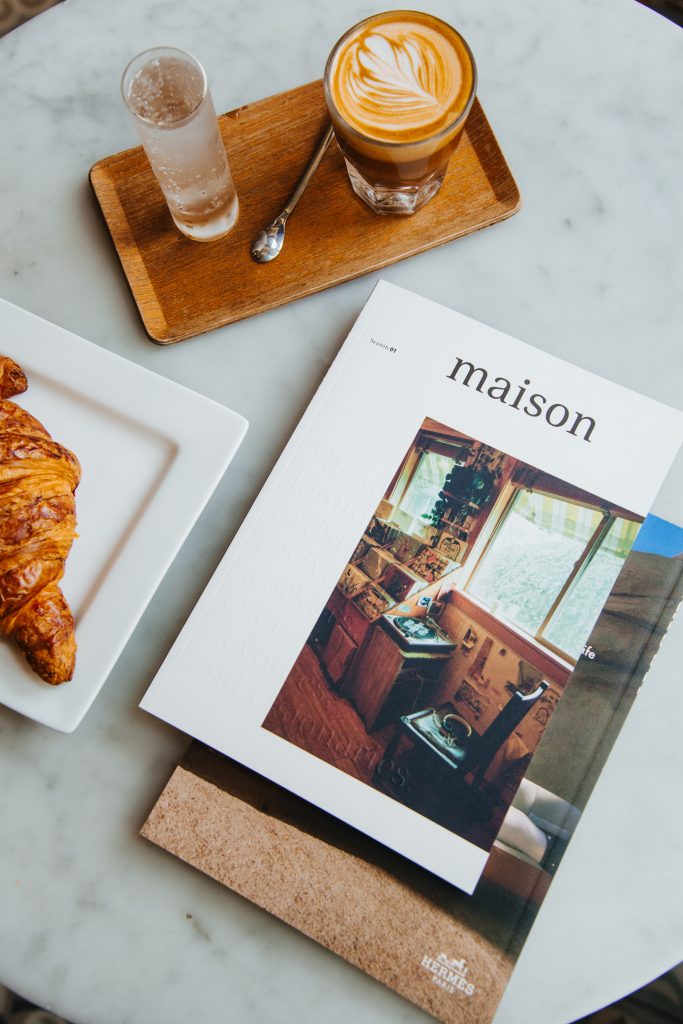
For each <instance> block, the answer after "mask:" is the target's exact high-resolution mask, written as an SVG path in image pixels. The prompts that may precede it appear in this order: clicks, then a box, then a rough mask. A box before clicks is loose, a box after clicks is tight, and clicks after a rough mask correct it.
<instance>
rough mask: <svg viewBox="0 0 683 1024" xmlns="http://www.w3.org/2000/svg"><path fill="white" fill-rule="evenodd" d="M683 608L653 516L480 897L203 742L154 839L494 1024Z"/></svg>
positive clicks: (449, 1010) (663, 534) (537, 760)
mask: <svg viewBox="0 0 683 1024" xmlns="http://www.w3.org/2000/svg"><path fill="white" fill-rule="evenodd" d="M682 596H683V529H681V528H680V527H678V526H674V525H673V524H671V523H668V522H665V521H663V520H661V519H659V518H657V517H655V516H648V517H647V518H646V519H645V522H644V523H643V526H642V527H641V529H640V531H639V534H638V537H637V538H636V540H635V542H634V545H633V547H632V549H631V552H630V554H629V555H628V557H627V558H626V560H625V562H624V566H623V568H622V570H621V572H620V573H619V576H618V577H617V580H616V581H615V583H614V585H613V587H612V590H611V592H610V595H609V597H608V598H607V601H606V603H605V606H604V608H603V610H602V612H601V613H600V615H599V617H598V620H597V622H596V624H595V626H594V627H593V630H592V632H591V635H590V637H589V642H588V643H587V644H586V651H587V653H586V654H584V655H582V656H581V658H580V659H579V661H578V663H577V666H576V669H575V671H574V672H573V674H572V677H571V680H570V682H569V683H568V685H567V688H566V691H565V693H564V695H563V698H562V702H561V704H560V705H559V707H558V709H557V712H556V713H554V714H553V718H552V722H551V723H549V726H548V728H547V729H546V730H545V732H544V735H543V739H542V741H541V742H540V744H539V747H538V750H537V752H536V754H535V756H534V759H533V762H532V764H531V765H530V769H529V771H528V772H527V775H526V776H525V777H524V779H523V780H522V782H521V784H520V786H519V789H518V790H517V793H516V794H515V797H514V800H513V803H512V805H511V806H510V808H509V809H508V811H507V813H506V815H505V818H504V821H503V826H502V828H501V831H500V832H499V834H498V836H497V838H496V840H495V842H494V846H493V848H492V850H491V853H490V855H489V859H488V862H487V865H486V867H485V869H484V872H483V874H482V877H481V879H480V880H479V883H478V884H477V886H476V888H475V891H474V893H473V894H472V895H468V896H466V895H465V894H463V893H462V892H461V891H460V890H458V889H456V888H454V887H453V886H450V885H448V884H447V883H445V882H442V881H440V880H439V879H437V878H435V877H434V876H433V875H430V874H429V873H428V872H427V871H425V870H424V869H421V868H417V867H416V866H415V865H413V864H411V863H410V862H409V861H407V860H405V859H404V858H401V857H398V856H397V855H396V854H394V853H392V852H391V851H389V850H388V849H387V848H386V847H384V846H381V845H380V844H379V843H377V842H375V841H374V840H371V839H369V838H368V837H367V836H363V835H361V834H359V833H358V832H356V831H355V830H354V829H352V828H350V827H349V826H347V825H344V824H343V823H342V822H340V821H338V820H336V819H334V818H332V817H331V816H330V815H328V814H325V813H324V812H322V811H319V810H318V809H317V808H314V807H312V806H311V805H310V804H308V803H306V802H305V801H304V800H302V799H301V798H299V797H294V796H293V795H292V794H291V793H288V792H287V791H285V790H283V789H282V788H281V787H279V786H276V785H275V784H274V783H272V782H269V781H268V780H266V779H264V778H263V777H261V776H259V775H257V774H256V773H254V772H251V771H248V770H247V769H245V768H243V767H242V766H240V765H238V764H237V763H236V762H234V761H231V760H229V759H228V758H225V757H223V756H222V755H219V754H217V753H216V752H215V751H212V750H210V749H209V748H207V747H204V746H202V745H201V744H199V743H197V742H195V743H193V744H192V745H191V747H190V750H189V751H188V753H187V754H186V756H185V757H184V758H183V761H182V763H181V764H180V765H179V767H178V768H176V770H175V772H174V773H173V776H172V777H171V779H170V780H169V782H168V784H167V786H166V787H165V789H164V791H163V793H162V794H161V796H160V798H159V800H158V802H157V804H156V806H155V807H154V809H153V811H152V813H151V815H150V817H149V819H148V820H147V822H146V823H145V826H144V828H143V830H142V834H143V835H144V836H145V837H146V838H148V839H150V840H151V841H153V842H155V843H157V844H158V845H159V846H161V847H163V848H164V849H166V850H168V851H169V852H171V853H174V854H176V855H177V856H178V857H181V858H182V859H183V860H184V861H186V862H187V863H188V864H192V865H193V866H194V867H196V868H198V869H199V870H201V871H204V872H205V873H206V874H208V875H211V876H212V877H213V878H215V879H217V880H218V881H219V882H221V883H222V884H223V885H227V886H229V887H230V888H232V889H234V890H235V891H237V892H238V893H240V894H241V895H243V896H245V897H246V898H247V899H250V900H252V901H253V902H254V903H257V904H258V905H259V906H261V907H263V908H264V909H266V910H268V911H269V912H270V913H272V914H275V915H276V916H278V917H280V918H281V919H282V920H284V921H286V922H287V923H288V924H290V925H292V926H293V927H295V928H298V929H299V930H300V931H302V932H304V933H305V934H306V935H309V936H310V937H311V938H313V939H315V940H316V941H317V942H320V943H322V944H323V945H325V946H327V947H328V948H329V949H331V950H333V951H334V952H335V953H337V954H338V955H339V956H342V957H344V958H345V959H347V960H349V961H350V962H351V963H353V964H355V965H356V966H357V967H360V968H361V969H362V970H364V971H366V972H367V973H368V974H370V975H372V976H373V977H374V978H376V979H377V980H379V981H381V982H383V983H384V984H386V985H388V986H389V987H390V988H393V989H394V990H395V991H397V992H399V993H401V994H402V995H404V996H405V997H406V998H408V999H410V1000H411V1001H412V1002H414V1003H416V1004H417V1005H418V1006H421V1007H422V1008H423V1009H425V1010H427V1011H428V1012H430V1013H432V1014H434V1015H435V1016H436V1017H438V1018H439V1019H440V1020H443V1021H446V1022H448V1024H451V1022H453V1024H485V1022H486V1021H490V1020H491V1018H492V1017H493V1014H494V1012H495V1010H496V1007H497V1005H498V1003H499V1001H500V998H501V996H502V994H503V992H504V990H505V987H506V985H507V982H508V979H509V977H510V974H511V972H512V969H513V967H514V964H515V962H516V960H517V956H518V954H519V952H520V949H521V947H522V945H523V943H524V941H525V939H526V936H527V934H528V933H529V930H530V928H531V925H532V924H533V922H534V919H535V917H536V914H537V911H538V909H539V907H540V904H541V902H542V900H543V898H544V896H545V893H546V892H547V890H548V887H549V885H550V883H551V881H552V879H553V877H554V876H555V873H556V871H557V868H558V865H559V863H560V860H561V859H562V856H563V854H564V852H565V850H566V848H567V846H568V844H569V841H570V839H571V837H572V835H573V833H574V830H575V828H576V825H577V823H578V821H579V817H580V812H581V810H582V808H583V806H584V805H585V802H586V799H587V797H588V795H589V794H590V791H591V790H592V788H593V785H594V783H595V781H596V779H597V777H598V774H599V773H600V770H601V769H602V767H603V765H604V763H605V760H606V758H607V756H608V754H609V752H610V750H611V747H612V745H613V743H614V740H615V738H616V736H617V734H618V732H619V730H620V728H621V726H622V725H623V723H624V721H625V719H626V716H627V714H628V712H629V710H630V708H631V706H632V704H633V701H634V699H635V696H636V694H637V693H638V691H639V689H640V686H641V684H642V682H643V679H644V677H645V673H646V671H647V669H648V668H649V665H650V662H651V661H652V658H653V657H654V655H655V654H656V652H657V649H658V647H659V643H660V641H661V639H662V637H663V636H664V634H665V632H666V631H667V629H668V626H669V623H670V622H671V620H672V618H673V616H674V613H675V611H676V608H677V606H678V604H679V602H680V601H681V597H682ZM485 639H486V638H485V637H483V638H482V639H481V641H480V642H481V643H484V642H485ZM591 655H592V657H591ZM654 682H656V681H655V680H653V683H654ZM649 685H650V684H649V680H648V682H647V683H646V686H649ZM273 851H276V855H275V856H273Z"/></svg>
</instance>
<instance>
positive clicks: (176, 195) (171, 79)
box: [121, 46, 238, 242]
mask: <svg viewBox="0 0 683 1024" xmlns="http://www.w3.org/2000/svg"><path fill="white" fill-rule="evenodd" d="M121 91H122V93H123V99H124V102H125V104H126V106H127V108H128V110H129V111H130V114H131V116H132V118H133V122H134V124H135V129H136V131H137V134H138V136H139V138H140V141H141V142H142V145H143V146H144V148H145V153H146V154H147V157H148V159H149V162H150V164H151V165H152V170H153V171H154V174H155V176H156V179H157V181H158V182H159V185H160V186H161V191H162V192H163V194H164V198H165V199H166V203H167V204H168V208H169V211H170V214H171V217H172V218H173V220H174V222H175V224H176V227H178V229H179V230H180V231H182V233H183V234H184V235H187V237H188V238H192V239H194V240H195V241H198V242H212V241H214V240H215V239H217V238H222V236H223V235H226V234H227V233H228V231H230V229H231V228H232V226H233V225H234V223H235V221H236V220H237V214H238V203H237V194H236V192H235V186H234V184H233V181H232V176H231V174H230V167H229V165H228V158H227V156H226V154H225V147H224V145H223V140H222V139H221V135H220V132H219V130H218V122H217V120H216V111H215V109H214V105H213V100H212V99H211V93H210V92H209V86H208V83H207V80H206V73H205V71H204V68H203V67H202V66H201V64H200V63H199V61H198V60H196V59H195V58H194V57H193V56H192V55H191V54H190V53H186V52H185V51H184V50H179V49H176V48H175V47H172V46H160V47H156V48H155V49H152V50H145V51H144V52H143V53H139V54H138V55H137V57H134V58H133V60H132V61H131V62H130V64H129V65H128V67H127V68H126V70H125V71H124V73H123V78H122V79H121Z"/></svg>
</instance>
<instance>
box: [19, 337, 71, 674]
mask: <svg viewBox="0 0 683 1024" xmlns="http://www.w3.org/2000/svg"><path fill="white" fill-rule="evenodd" d="M26 387H27V382H26V377H25V375H24V373H23V371H22V370H21V368H20V367H19V366H17V364H16V363H15V362H14V361H13V360H11V359H9V358H8V357H7V356H0V635H3V636H6V637H9V638H10V639H12V640H14V641H15V643H16V644H17V645H18V646H19V648H20V649H21V650H22V651H23V653H24V655H25V657H26V660H27V661H28V663H29V665H30V666H31V668H32V669H33V670H34V671H35V672H37V673H38V675H39V676H40V677H41V678H42V679H44V680H45V682H47V683H52V684H56V683H63V682H66V680H68V679H71V678H72V676H73V672H74V667H75V662H76V638H75V632H74V619H73V615H72V613H71V609H70V608H69V605H68V604H67V602H66V599H65V598H64V595H63V594H62V592H61V590H60V588H59V585H58V584H59V581H60V580H61V578H62V576H63V575H64V567H65V563H66V557H67V555H68V553H69V550H70V548H71V544H72V542H73V539H74V537H75V535H76V505H75V500H74V492H75V490H76V487H77V486H78V483H79V481H80V477H81V467H80V464H79V462H78V459H77V458H76V456H75V455H74V454H73V452H70V451H69V450H68V448H64V447H63V445H60V444H58V443H57V442H56V441H53V440H52V438H51V437H50V435H49V433H48V432H47V430H46V429H45V427H43V425H42V424H41V423H39V421H38V420H37V419H35V417H33V416H31V414H30V413H28V412H26V411H25V410H24V409H22V408H21V407H20V406H18V405H16V404H15V403H14V402H10V401H8V399H9V398H11V397H12V396H13V395H17V394H20V393H21V392H22V391H25V390H26Z"/></svg>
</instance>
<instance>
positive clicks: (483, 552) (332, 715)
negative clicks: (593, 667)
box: [263, 418, 642, 851]
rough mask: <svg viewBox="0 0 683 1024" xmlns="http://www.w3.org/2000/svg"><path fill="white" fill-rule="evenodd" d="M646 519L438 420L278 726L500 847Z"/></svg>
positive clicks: (360, 554)
mask: <svg viewBox="0 0 683 1024" xmlns="http://www.w3.org/2000/svg"><path fill="white" fill-rule="evenodd" d="M381 486H382V481H378V490H380V489H381ZM641 522H642V516H639V515H636V514H634V513H633V512H631V511H629V510H628V509H624V508H619V507H616V506H615V505H614V504H612V503H610V502H608V501H606V500H605V499H603V498H602V497H601V496H600V495H595V494H590V493H588V492H586V491H583V490H580V489H579V488H577V487H575V486H574V485H572V484H569V483H567V482H566V481H564V480H561V479H559V478H557V477H554V476H551V475H550V474H548V473H547V472H543V471H540V470H537V469H535V468H534V467H533V466H530V465H528V464H527V463H525V462H523V461H520V460H519V459H516V458H513V457H512V456H510V455H508V454H507V453H506V452H504V451H500V450H497V449H495V448H492V447H491V446H490V445H487V444H484V443H483V442H481V441H480V440H478V439H476V438H474V437H470V436H467V435H465V434H463V433H461V432H459V431H458V430H456V429H454V428H452V427H449V426H446V425H445V424H443V423H440V422H437V421H435V420H431V419H429V418H428V419H425V420H424V421H423V423H422V425H421V428H420V430H419V431H418V433H417V436H416V437H415V438H414V440H413V442H412V444H411V445H410V447H409V449H408V451H407V452H405V455H404V457H403V459H402V461H401V463H400V465H398V466H397V467H396V472H395V475H394V477H393V479H392V480H391V483H390V484H389V487H388V488H387V489H386V492H385V494H384V496H383V497H382V498H381V500H380V501H379V504H378V506H377V508H376V511H375V514H374V516H373V517H372V519H371V521H370V522H369V523H368V525H367V528H366V530H365V532H364V533H363V535H362V536H360V537H358V540H357V543H356V545H355V547H354V548H353V550H352V551H349V552H348V562H347V563H346V564H345V565H343V566H340V570H341V573H340V578H339V580H338V582H337V584H336V586H335V588H334V591H333V593H332V594H331V595H330V597H329V599H328V601H327V603H326V604H325V606H324V608H322V610H321V612H320V615H319V617H318V619H317V621H316V623H315V625H314V627H313V629H312V630H311V632H310V635H309V636H308V639H307V641H306V643H305V645H304V647H303V649H302V650H301V652H300V654H299V655H298V657H297V659H296V662H295V664H294V666H293V667H292V669H291V671H290V672H289V675H288V676H287V679H286V680H285V682H284V685H283V686H282V688H281V689H280V691H279V693H278V695H277V697H276V699H275V701H274V703H273V704H272V706H271V708H270V710H269V712H268V714H267V716H266V718H265V720H264V721H263V728H265V729H266V730H268V731H269V732H271V733H273V734H275V735H277V736H279V737H280V738H282V739H284V740H286V741H288V742H289V743H291V744H294V745H295V746H297V747H299V748H300V749H303V750H305V751H306V752H308V753H310V754H312V755H313V756H315V757H317V758H320V759H321V760H323V761H325V762H327V763H328V764H330V765H332V766H333V767H335V768H337V769H338V770H339V771H341V772H344V773H346V774H347V775H350V776H352V777H354V778H355V779H358V780H360V781H362V782H363V783H365V784H366V785H368V786H370V787H372V788H373V789H375V790H378V791H379V792H381V793H383V794H385V795H386V796H387V797H389V798H391V799H392V800H396V801H398V802H399V803H401V804H403V805H404V806H406V807H408V808H410V809H411V810H413V811H415V812H417V813H418V814H420V815H422V816H423V817H425V818H427V819H429V820H431V821H433V822H436V823H437V824H439V825H441V826H443V827H444V828H446V829H448V830H449V831H451V832H453V833H455V834H457V835H458V836H460V837H462V838H463V839H465V840H467V841H468V842H470V843H472V844H473V845H475V846H477V847H479V848H480V849H482V850H485V851H488V850H490V849H491V847H492V845H493V842H494V840H495V838H496V835H497V834H498V832H499V830H500V828H501V824H502V823H503V819H504V818H505V815H506V812H507V811H508V808H509V807H510V805H511V803H512V801H513V798H514V797H515V794H516V793H517V790H518V788H519V786H520V782H521V780H522V778H523V777H524V775H525V774H526V772H527V769H528V767H529V764H530V762H531V759H532V757H533V755H534V752H535V750H536V748H537V747H538V745H539V743H540V740H541V738H542V736H543V734H544V732H545V730H546V727H547V726H548V723H549V722H550V721H551V719H552V716H553V714H554V711H555V709H556V707H557V705H558V702H559V700H560V698H561V697H562V694H563V691H564V689H565V687H566V685H567V683H568V680H569V678H570V676H571V674H572V671H573V669H574V666H575V665H576V662H577V660H578V659H579V658H580V657H581V656H582V655H583V656H584V657H583V659H582V660H585V661H587V662H588V663H590V662H591V661H592V660H593V659H594V658H595V657H596V652H595V651H594V650H592V649H591V647H590V645H589V644H588V639H589V635H590V633H591V629H592V628H593V625H594V624H595V622H596V619H597V618H598V615H599V614H600V612H601V610H602V608H603V605H604V603H605V600H606V598H607V596H608V594H609V593H610V590H611V589H612V586H613V584H614V581H615V580H616V578H617V576H618V574H619V572H620V570H621V568H622V566H623V564H624V561H625V559H626V557H627V555H628V553H629V551H630V549H631V547H632V545H633V543H634V541H635V539H636V536H637V533H638V530H639V527H640V524H641ZM329 525H330V529H334V523H330V524H329Z"/></svg>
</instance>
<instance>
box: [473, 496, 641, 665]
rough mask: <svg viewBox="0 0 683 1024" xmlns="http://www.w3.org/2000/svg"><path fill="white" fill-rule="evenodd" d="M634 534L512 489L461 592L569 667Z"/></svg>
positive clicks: (622, 524) (602, 517) (607, 516)
mask: <svg viewBox="0 0 683 1024" xmlns="http://www.w3.org/2000/svg"><path fill="white" fill-rule="evenodd" d="M638 527H639V523H636V522H632V521H631V520H628V519H622V518H619V517H617V516H614V515H612V514H611V513H609V512H607V511H603V510H600V509H598V508H593V507H589V506H587V505H581V504H578V503H577V502H573V501H567V500H565V499H562V498H558V497H554V496H552V495H548V494H543V493H540V492H536V491H529V490H522V489H518V490H517V491H516V492H515V494H514V496H513V497H512V498H511V500H510V503H509V505H508V506H507V508H506V510H505V512H504V513H503V515H502V517H501V521H500V523H499V525H498V527H497V529H496V531H495V532H494V534H493V536H492V538H491V540H490V541H489V544H488V546H487V547H486V549H485V551H484V554H483V557H482V559H481V562H480V564H479V566H478V568H477V570H476V572H475V574H474V575H473V577H472V579H471V580H470V581H469V584H468V586H467V590H468V591H469V592H470V593H471V594H472V595H473V596H474V597H476V598H477V599H478V600H479V601H480V602H481V603H482V604H483V605H485V606H486V607H487V608H489V609H490V610H491V612H492V613H494V614H495V615H497V616H501V617H503V618H505V619H506V620H507V621H508V622H510V623H512V624H513V625H515V626H517V627H518V628H519V629H520V630H522V631H524V632H525V633H528V634H529V635H530V636H532V637H535V638H536V639H537V640H539V641H540V642H542V643H544V644H545V645H546V646H548V647H551V648H553V649H554V650H556V651H557V652H558V653H559V654H561V655H562V656H564V657H566V658H569V659H570V660H572V661H575V660H576V659H577V658H578V656H579V655H580V653H581V650H582V648H583V645H584V643H585V642H586V638H587V636H588V634H589V633H590V630H591V627H592V625H593V623H594V622H595V619H596V618H597V616H598V614H599V612H600V609H601V608H602V606H603V604H604V602H605V599H606V598H607V595H608V594H609V591H610V590H611V588H612V585H613V583H614V581H615V579H616V578H617V576H618V574H619V571H620V569H621V567H622V565H623V563H624V559H625V558H626V555H627V554H628V552H629V551H630V549H631V545H632V544H633V542H634V540H635V537H636V534H637V532H638Z"/></svg>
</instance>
